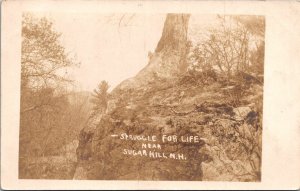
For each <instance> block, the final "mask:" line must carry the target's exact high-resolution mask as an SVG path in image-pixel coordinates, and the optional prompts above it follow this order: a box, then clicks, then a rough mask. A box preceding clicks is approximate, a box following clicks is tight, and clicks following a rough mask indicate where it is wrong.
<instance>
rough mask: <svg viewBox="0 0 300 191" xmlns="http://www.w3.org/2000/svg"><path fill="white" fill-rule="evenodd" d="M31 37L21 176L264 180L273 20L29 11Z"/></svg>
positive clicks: (26, 26)
mask: <svg viewBox="0 0 300 191" xmlns="http://www.w3.org/2000/svg"><path fill="white" fill-rule="evenodd" d="M148 30H150V31H151V33H150V34H151V35H152V36H151V37H150V38H149V36H146V35H143V34H146V32H145V31H148ZM21 34H22V52H21V92H20V93H21V98H20V99H21V103H20V104H21V107H20V137H19V178H20V179H76V180H78V179H79V180H82V179H88V180H90V179H92V180H94V179H95V180H190V181H192V180H196V181H202V180H205V181H245V182H249V181H251V182H256V181H260V180H261V158H262V131H263V126H262V114H263V96H262V95H263V85H264V50H265V48H264V47H265V42H264V36H265V35H264V34H265V18H264V16H259V15H219V14H218V15H194V14H187V13H167V14H135V13H132V14H113V13H112V14H106V15H105V14H86V15H82V14H68V15H67V14H63V13H52V12H50V13H34V12H26V13H23V15H22V33H21ZM147 34H148V33H147ZM135 37H138V38H135ZM82 47H84V48H82ZM125 69H126V70H125Z"/></svg>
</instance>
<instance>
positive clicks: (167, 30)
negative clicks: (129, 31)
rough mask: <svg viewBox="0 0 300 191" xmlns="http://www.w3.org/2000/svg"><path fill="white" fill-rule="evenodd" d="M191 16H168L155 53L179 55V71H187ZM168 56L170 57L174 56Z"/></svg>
mask: <svg viewBox="0 0 300 191" xmlns="http://www.w3.org/2000/svg"><path fill="white" fill-rule="evenodd" d="M189 18H190V15H189V14H171V13H170V14H168V15H167V18H166V21H165V23H164V29H163V33H162V36H161V38H160V41H159V42H158V45H157V47H156V50H155V53H158V52H164V53H170V54H172V55H179V59H178V60H177V63H176V64H177V69H178V71H179V72H180V73H181V72H185V71H186V69H187V64H186V56H187V52H188V39H187V35H188V23H189ZM170 54H168V56H172V55H170Z"/></svg>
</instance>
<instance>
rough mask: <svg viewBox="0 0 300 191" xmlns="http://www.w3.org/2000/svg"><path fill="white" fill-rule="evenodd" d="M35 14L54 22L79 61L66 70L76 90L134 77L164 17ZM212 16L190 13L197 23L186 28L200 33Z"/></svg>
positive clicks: (151, 48)
mask: <svg viewBox="0 0 300 191" xmlns="http://www.w3.org/2000/svg"><path fill="white" fill-rule="evenodd" d="M35 14H36V15H37V16H46V17H47V18H48V19H49V20H51V21H52V22H53V25H54V30H55V31H57V32H59V33H61V34H62V35H61V39H60V40H61V43H62V45H63V46H64V47H65V48H66V51H67V52H68V53H70V55H73V56H75V57H76V59H77V61H78V62H80V63H81V64H80V66H79V67H74V68H72V69H69V70H68V75H69V77H70V78H71V79H73V80H74V82H75V84H76V86H75V87H76V90H77V91H92V90H93V89H95V88H96V87H97V85H98V84H99V83H100V82H101V81H102V80H106V81H107V82H108V83H109V85H110V90H112V89H113V88H114V87H116V86H117V85H118V84H119V83H121V82H122V81H124V80H126V79H128V78H130V77H134V76H135V75H136V74H137V73H138V72H139V71H140V70H141V69H143V68H144V67H145V66H146V65H147V64H148V53H149V51H151V52H154V50H155V48H156V45H157V43H158V41H159V39H160V37H161V34H162V31H163V25H164V21H165V18H166V14H131V13H127V14H103V13H101V14H99V13H77V14H76V13H62V12H59V13H58V12H56V13H53V12H51V13H50V12H48V13H44V12H43V13H35ZM215 17H216V15H199V16H192V17H191V18H190V24H192V25H195V23H197V24H198V27H193V28H189V30H190V31H191V33H194V34H197V35H196V36H198V37H199V34H198V33H199V31H202V29H203V27H206V26H208V24H210V23H213V21H214V20H215ZM199 26H200V28H199ZM194 36H195V35H194Z"/></svg>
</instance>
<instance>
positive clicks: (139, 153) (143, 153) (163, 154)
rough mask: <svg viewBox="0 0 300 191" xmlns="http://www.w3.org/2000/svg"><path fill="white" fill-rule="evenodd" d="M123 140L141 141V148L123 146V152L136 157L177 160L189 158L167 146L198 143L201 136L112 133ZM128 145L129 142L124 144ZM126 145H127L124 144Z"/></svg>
mask: <svg viewBox="0 0 300 191" xmlns="http://www.w3.org/2000/svg"><path fill="white" fill-rule="evenodd" d="M111 136H112V137H115V138H117V139H120V140H122V141H126V142H128V141H130V142H136V143H140V144H139V148H128V147H127V148H123V149H122V151H121V152H122V154H124V155H129V156H134V157H149V158H165V159H175V160H187V156H186V155H185V154H184V153H180V152H169V151H168V149H166V147H170V145H171V146H174V145H176V143H177V144H197V143H200V141H201V139H200V137H199V136H195V135H186V136H177V135H164V134H163V135H161V136H156V135H130V134H127V133H121V134H119V135H117V134H115V135H111ZM124 145H128V144H124ZM124 147H125V146H124Z"/></svg>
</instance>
